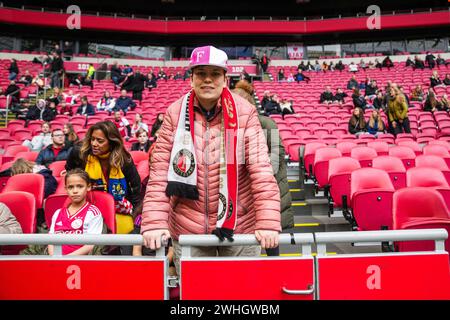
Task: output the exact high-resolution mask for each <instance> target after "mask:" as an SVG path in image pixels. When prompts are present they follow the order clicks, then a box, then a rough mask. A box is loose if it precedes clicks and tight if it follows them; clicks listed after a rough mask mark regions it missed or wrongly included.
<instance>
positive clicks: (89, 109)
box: [77, 103, 95, 116]
mask: <svg viewBox="0 0 450 320" xmlns="http://www.w3.org/2000/svg"><path fill="white" fill-rule="evenodd" d="M82 112H83V105H81V106H79V107H78V109H77V114H81V115H88V116H93V115H94V114H95V109H94V107H93V106H92V104H90V103H88V104H87V107H86V112H85V113H82Z"/></svg>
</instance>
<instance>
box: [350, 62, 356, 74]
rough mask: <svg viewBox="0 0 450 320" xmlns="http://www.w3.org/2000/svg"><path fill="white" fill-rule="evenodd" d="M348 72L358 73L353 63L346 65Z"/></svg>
mask: <svg viewBox="0 0 450 320" xmlns="http://www.w3.org/2000/svg"><path fill="white" fill-rule="evenodd" d="M348 71H350V72H353V73H356V72H358V65H357V64H355V63H354V62H351V63H350V64H349V65H348Z"/></svg>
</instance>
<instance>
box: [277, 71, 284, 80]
mask: <svg viewBox="0 0 450 320" xmlns="http://www.w3.org/2000/svg"><path fill="white" fill-rule="evenodd" d="M277 77H278V81H284V70H283V69H281V68H280V69H278V76H277Z"/></svg>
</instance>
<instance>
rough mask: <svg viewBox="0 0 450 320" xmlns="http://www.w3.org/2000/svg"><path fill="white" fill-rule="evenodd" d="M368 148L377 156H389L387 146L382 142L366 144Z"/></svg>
mask: <svg viewBox="0 0 450 320" xmlns="http://www.w3.org/2000/svg"><path fill="white" fill-rule="evenodd" d="M367 146H368V147H369V148H372V149H374V150H375V151H376V152H377V154H378V155H379V156H384V155H388V154H389V145H388V143H387V142H384V141H370V142H367Z"/></svg>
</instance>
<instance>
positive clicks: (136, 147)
mask: <svg viewBox="0 0 450 320" xmlns="http://www.w3.org/2000/svg"><path fill="white" fill-rule="evenodd" d="M151 145H152V142H151V141H150V140H148V141H147V143H146V144H145V146H144V149H141V145H140V143H139V142H135V143H133V144H132V145H131V151H144V152H148V150H149V149H150V147H151Z"/></svg>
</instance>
